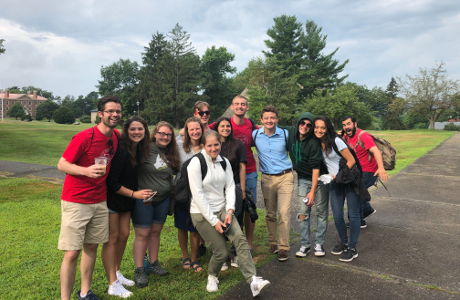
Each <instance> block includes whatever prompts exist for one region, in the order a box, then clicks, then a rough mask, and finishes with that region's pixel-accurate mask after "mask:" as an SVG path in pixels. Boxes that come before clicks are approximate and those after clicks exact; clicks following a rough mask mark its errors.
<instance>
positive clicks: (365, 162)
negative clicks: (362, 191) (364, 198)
mask: <svg viewBox="0 0 460 300" xmlns="http://www.w3.org/2000/svg"><path fill="white" fill-rule="evenodd" d="M342 128H343V131H342V133H345V134H343V139H344V140H345V141H346V142H347V143H348V145H350V147H351V148H353V150H355V153H356V156H357V157H358V160H359V163H360V164H361V167H362V169H363V182H364V185H365V186H366V187H367V188H369V187H370V186H372V185H373V184H374V183H375V181H376V180H377V176H380V179H381V180H382V181H387V180H388V174H387V172H386V171H385V168H384V167H383V160H382V153H380V150H379V149H378V148H377V146H376V145H375V143H374V139H373V138H372V136H371V135H370V134H369V133H367V132H363V133H362V134H361V135H360V133H361V131H362V129H359V128H358V126H357V123H356V119H355V117H352V116H347V117H345V118H344V119H343V120H342ZM358 137H359V140H361V142H362V145H359V144H358ZM376 211H377V210H375V209H373V208H372V206H371V204H370V202H363V203H362V205H361V208H360V213H361V228H366V227H367V224H366V221H365V219H366V218H367V217H369V216H371V215H372V214H374V213H375V212H376Z"/></svg>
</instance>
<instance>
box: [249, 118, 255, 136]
mask: <svg viewBox="0 0 460 300" xmlns="http://www.w3.org/2000/svg"><path fill="white" fill-rule="evenodd" d="M249 121H250V122H251V124H252V131H254V130H256V129H257V128H256V122H255V121H254V120H253V119H249ZM252 131H251V133H252Z"/></svg>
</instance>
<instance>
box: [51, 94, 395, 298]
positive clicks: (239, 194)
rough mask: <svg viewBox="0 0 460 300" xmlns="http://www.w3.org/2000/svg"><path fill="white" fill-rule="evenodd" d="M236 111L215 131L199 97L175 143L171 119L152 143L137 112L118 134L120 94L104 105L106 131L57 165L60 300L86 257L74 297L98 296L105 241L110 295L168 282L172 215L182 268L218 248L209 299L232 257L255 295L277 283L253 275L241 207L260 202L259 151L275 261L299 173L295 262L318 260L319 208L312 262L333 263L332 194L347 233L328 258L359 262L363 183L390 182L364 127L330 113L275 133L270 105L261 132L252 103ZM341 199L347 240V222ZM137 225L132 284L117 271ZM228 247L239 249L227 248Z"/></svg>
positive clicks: (88, 135) (92, 133)
mask: <svg viewBox="0 0 460 300" xmlns="http://www.w3.org/2000/svg"><path fill="white" fill-rule="evenodd" d="M231 109H232V110H233V112H234V115H233V117H231V118H226V117H221V118H219V119H217V120H216V122H214V123H209V120H210V106H209V104H208V103H206V102H202V101H198V102H197V103H196V104H195V106H194V107H193V113H194V115H193V116H192V117H190V118H188V119H187V120H186V122H185V126H184V129H183V130H182V131H181V132H180V135H179V136H178V137H177V138H176V137H175V134H174V130H173V127H172V126H171V125H170V124H169V123H167V122H159V123H158V124H157V125H156V126H155V127H154V129H153V132H152V134H151V135H150V132H149V128H148V125H147V123H146V122H145V121H144V120H143V119H142V118H141V117H139V116H132V117H130V118H128V120H127V121H125V122H124V124H123V129H122V133H121V134H120V133H119V132H118V130H116V129H115V127H116V126H117V125H118V123H119V122H120V120H121V116H122V102H121V101H120V99H119V98H118V97H115V96H106V97H103V98H101V99H100V101H99V104H98V115H99V117H100V119H101V121H100V123H99V124H98V125H97V126H95V127H93V128H89V129H87V130H84V131H82V132H80V133H78V134H77V135H75V136H74V137H73V138H72V140H71V142H70V143H69V145H68V147H67V148H66V150H65V151H64V153H63V155H62V157H61V159H60V160H59V163H58V169H59V170H61V171H63V172H65V173H67V176H66V179H65V182H64V188H63V192H62V197H61V198H62V201H61V212H62V222H61V233H60V236H59V244H58V248H59V249H60V250H64V258H63V262H62V266H61V273H60V278H61V299H70V296H71V291H72V288H73V285H74V282H75V276H76V268H77V261H78V258H79V256H80V254H81V263H80V269H81V289H80V290H79V291H78V292H77V296H78V299H85V300H95V299H98V298H97V296H96V295H95V294H94V293H92V292H91V289H90V288H91V280H92V274H93V271H94V265H95V261H96V254H97V248H98V244H103V247H102V262H103V265H104V269H105V271H106V275H107V279H108V282H109V288H108V294H109V295H115V296H119V297H121V298H127V297H129V296H131V295H132V292H130V291H129V290H127V289H126V288H125V287H126V286H134V285H137V286H138V287H141V288H142V287H145V286H147V285H148V283H149V281H148V276H147V275H148V274H157V275H160V276H163V275H167V274H168V271H167V270H165V269H163V267H162V266H161V265H160V262H159V257H158V252H159V247H160V237H161V231H162V228H163V225H164V223H165V221H166V218H167V216H168V215H174V224H175V227H176V228H177V230H178V242H179V246H180V249H181V252H182V266H183V268H185V269H193V271H195V272H201V271H202V267H201V265H200V264H199V262H198V258H199V256H200V255H203V253H204V252H205V250H206V247H208V248H210V249H211V251H212V256H211V258H210V261H209V264H208V281H207V286H206V289H207V291H208V292H215V291H217V290H218V283H219V281H218V275H219V272H221V271H225V270H226V269H228V265H227V259H228V257H229V253H232V255H231V265H232V266H234V267H239V268H240V270H241V272H242V274H243V276H244V279H245V280H246V282H247V283H248V284H249V286H250V289H251V291H252V294H253V296H257V295H258V294H259V293H260V292H261V291H262V290H263V289H265V288H266V287H268V286H269V285H270V282H269V281H267V280H264V279H262V278H261V277H258V276H257V274H256V269H255V266H254V262H253V260H252V255H253V253H254V246H253V236H254V229H255V222H253V220H252V219H251V214H250V213H249V211H247V210H245V209H244V208H243V209H242V202H243V201H249V200H248V199H249V198H250V199H253V200H251V201H253V205H255V203H256V202H257V177H258V173H257V170H256V162H255V159H254V155H253V152H252V147H253V146H255V147H256V150H257V155H258V158H259V171H260V172H261V173H262V175H261V176H262V177H261V187H262V194H263V198H264V204H265V207H266V227H267V230H268V244H269V247H270V251H271V252H272V253H277V254H278V260H280V261H285V260H287V259H288V250H289V231H290V215H291V206H292V205H291V199H292V193H293V188H294V175H293V172H292V170H295V171H296V172H297V174H298V179H299V180H298V185H299V202H300V212H299V214H298V215H297V219H298V221H299V222H300V228H301V248H300V249H299V251H298V252H297V253H296V256H299V257H305V256H306V255H307V254H308V253H309V252H310V247H311V242H310V213H311V207H312V206H313V205H315V206H316V214H317V216H318V218H317V223H318V224H317V230H316V240H315V248H314V251H315V255H316V256H324V255H325V250H324V248H323V243H324V242H325V236H326V230H327V223H328V211H329V197H330V199H331V207H332V212H333V215H334V222H335V225H336V227H337V231H338V234H339V237H340V243H339V244H338V245H337V246H335V247H334V249H332V251H331V253H332V254H335V255H340V260H341V261H347V262H348V261H352V260H353V259H354V258H356V257H357V256H358V252H357V250H356V244H357V241H358V236H359V231H360V229H361V228H364V227H363V226H365V225H366V223H365V221H364V219H365V218H366V217H368V216H369V215H371V214H373V213H374V212H375V210H374V209H373V208H372V207H371V206H370V205H369V203H368V200H369V198H370V197H369V195H368V193H367V194H366V193H365V192H364V191H363V188H362V186H366V188H367V187H369V186H371V185H372V184H373V183H374V182H375V180H376V178H377V177H376V176H377V175H380V176H381V179H382V180H386V179H387V178H388V176H387V174H386V172H385V170H384V168H383V162H382V157H381V155H380V152H379V150H378V149H377V147H376V146H375V144H374V143H373V140H372V137H371V136H370V135H368V134H367V133H366V132H361V130H360V129H358V128H357V124H356V120H355V119H354V118H353V117H347V118H345V119H344V121H343V131H342V133H343V138H341V137H339V135H338V134H337V133H336V131H335V130H334V128H333V126H332V123H331V122H330V120H329V119H328V118H327V117H317V118H314V117H313V115H312V114H310V113H303V114H302V115H300V117H299V118H298V120H297V124H296V126H286V127H283V126H280V127H278V126H277V122H278V112H277V110H276V108H275V107H273V106H266V107H264V108H263V110H262V112H261V120H260V121H261V123H262V125H263V126H262V127H260V128H259V127H258V126H257V125H256V124H255V122H254V121H253V120H250V119H247V118H246V117H245V114H246V113H247V111H248V109H249V105H248V101H247V99H246V98H245V97H243V96H236V97H235V98H234V99H233V101H232V105H231ZM358 137H359V139H358ZM358 141H359V142H358ZM347 144H348V145H347ZM352 154H353V155H352ZM355 158H357V159H355ZM361 160H363V161H361ZM101 161H102V162H101ZM182 166H184V168H182ZM347 171H348V172H358V173H356V174H355V173H354V175H356V176H355V177H354V178H355V180H354V181H353V182H351V183H344V180H343V179H347V176H348V175H349V174H348V173H346V172H347ZM181 172H187V175H188V181H189V186H190V194H191V202H190V205H189V208H187V209H185V208H184V207H182V206H181V207H180V206H178V205H175V201H174V185H175V181H176V180H178V179H179V178H180V177H181V176H183V175H184V174H181ZM203 172H205V173H203ZM358 187H361V189H359V188H358ZM366 192H367V189H366ZM345 198H346V199H347V205H348V216H349V220H350V238H349V239H348V235H347V225H346V224H345V221H344V217H343V206H344V200H345ZM363 200H364V201H363ZM277 214H278V217H279V221H278V218H277ZM131 219H132V224H133V227H134V232H135V237H134V242H133V257H134V264H135V271H134V281H133V280H130V279H127V278H125V277H124V276H123V274H122V273H121V270H120V265H121V261H122V257H123V254H124V251H125V248H126V244H127V240H128V237H129V233H130V223H131ZM243 232H244V233H243ZM277 233H278V234H277ZM188 241H190V252H189V249H188ZM227 241H230V242H231V249H230V251H229V249H228V247H227ZM147 250H148V251H147ZM147 252H148V265H146V266H145V265H144V259H145V258H146V257H147V256H146V253H147Z"/></svg>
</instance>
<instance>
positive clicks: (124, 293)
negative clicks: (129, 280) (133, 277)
mask: <svg viewBox="0 0 460 300" xmlns="http://www.w3.org/2000/svg"><path fill="white" fill-rule="evenodd" d="M107 293H108V294H109V295H110V296H118V297H120V298H128V297H129V296H131V295H132V294H133V293H131V292H130V291H128V290H127V289H125V288H124V287H123V285H122V284H121V282H120V281H119V280H118V279H117V280H115V282H114V283H112V285H109V290H108V291H107Z"/></svg>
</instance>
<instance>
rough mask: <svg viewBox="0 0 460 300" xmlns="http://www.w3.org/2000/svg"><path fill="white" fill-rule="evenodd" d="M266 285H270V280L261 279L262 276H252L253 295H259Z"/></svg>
mask: <svg viewBox="0 0 460 300" xmlns="http://www.w3.org/2000/svg"><path fill="white" fill-rule="evenodd" d="M268 286H270V281H268V280H263V279H262V277H257V276H252V281H251V292H252V296H253V297H256V296H257V295H259V294H260V292H262V290H263V288H264V287H268Z"/></svg>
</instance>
